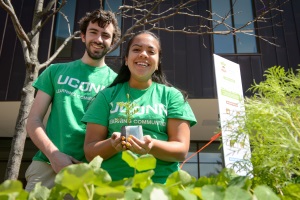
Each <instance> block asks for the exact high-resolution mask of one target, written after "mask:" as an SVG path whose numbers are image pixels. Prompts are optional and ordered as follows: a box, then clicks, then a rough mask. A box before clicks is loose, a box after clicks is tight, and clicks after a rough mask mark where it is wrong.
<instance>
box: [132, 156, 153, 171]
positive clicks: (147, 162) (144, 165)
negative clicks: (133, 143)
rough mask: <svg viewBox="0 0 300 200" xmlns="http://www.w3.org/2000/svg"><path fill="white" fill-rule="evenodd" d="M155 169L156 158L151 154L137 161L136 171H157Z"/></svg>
mask: <svg viewBox="0 0 300 200" xmlns="http://www.w3.org/2000/svg"><path fill="white" fill-rule="evenodd" d="M155 167H156V158H155V157H154V156H153V155H151V154H146V155H142V156H140V157H139V158H138V159H137V161H136V169H137V170H138V171H145V170H150V169H155Z"/></svg>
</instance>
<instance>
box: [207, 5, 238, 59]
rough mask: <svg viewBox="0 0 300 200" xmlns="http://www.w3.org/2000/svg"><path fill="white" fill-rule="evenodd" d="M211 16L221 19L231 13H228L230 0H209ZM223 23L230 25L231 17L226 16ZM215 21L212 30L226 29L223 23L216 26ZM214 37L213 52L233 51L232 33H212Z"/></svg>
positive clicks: (220, 30)
mask: <svg viewBox="0 0 300 200" xmlns="http://www.w3.org/2000/svg"><path fill="white" fill-rule="evenodd" d="M211 7H212V12H213V13H214V15H213V16H212V18H213V20H216V21H222V20H223V19H222V18H223V17H225V16H227V15H229V16H230V15H231V13H230V10H231V9H230V0H212V1H211ZM225 23H226V24H228V25H230V26H232V18H231V17H228V18H227V19H226V20H225ZM216 24H217V23H216V22H213V27H215V29H214V32H217V33H218V32H219V33H222V32H223V31H227V30H228V29H227V28H226V27H225V26H224V25H218V26H217V27H216ZM213 38H214V52H215V53H234V40H233V36H232V35H216V34H214V35H213Z"/></svg>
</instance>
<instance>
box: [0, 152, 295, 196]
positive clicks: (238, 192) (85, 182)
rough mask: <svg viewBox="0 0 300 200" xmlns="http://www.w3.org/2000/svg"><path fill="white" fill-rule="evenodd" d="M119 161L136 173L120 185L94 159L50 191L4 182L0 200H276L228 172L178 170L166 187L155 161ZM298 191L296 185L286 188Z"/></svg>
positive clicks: (127, 156) (62, 175) (129, 156)
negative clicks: (68, 197) (199, 174)
mask: <svg viewBox="0 0 300 200" xmlns="http://www.w3.org/2000/svg"><path fill="white" fill-rule="evenodd" d="M123 159H124V160H125V161H126V162H127V163H128V164H129V165H130V166H132V167H134V168H135V169H136V170H137V171H139V170H141V172H140V171H139V172H138V173H136V174H135V175H134V177H129V178H127V179H125V180H121V181H111V177H110V175H109V174H108V173H107V172H106V171H105V170H103V169H101V168H100V166H101V163H102V159H101V158H100V157H96V158H95V159H94V160H93V161H92V162H90V163H89V164H86V163H81V164H75V165H71V166H68V167H66V168H64V169H63V170H62V171H61V172H59V173H58V174H57V176H56V179H55V186H54V187H53V188H52V189H48V188H46V187H43V186H41V185H40V184H36V186H35V189H34V190H33V191H31V192H29V193H28V192H27V191H25V190H24V189H23V188H22V184H21V182H20V181H12V180H7V181H5V182H4V183H2V184H1V185H0V199H22V200H23V199H55V200H57V199H63V197H64V196H65V195H66V194H70V195H72V196H73V197H74V198H75V199H82V200H88V199H130V200H132V199H153V200H156V199H160V200H161V199H176V200H177V199H179V200H180V199H186V200H194V199H195V200H196V199H204V200H206V199H207V200H212V199H214V200H241V199H243V200H247V199H249V200H251V199H257V200H266V199H272V200H277V199H278V200H279V199H280V198H279V197H278V196H277V195H276V194H275V193H274V192H273V191H272V190H271V188H269V187H268V186H264V185H259V186H256V187H255V188H253V184H252V180H251V179H250V178H249V177H247V176H237V175H236V174H235V173H234V172H233V171H232V170H230V169H223V171H222V172H221V173H220V174H219V175H217V176H212V177H201V178H199V179H196V178H195V177H192V176H190V175H189V174H188V173H187V172H185V171H183V170H180V171H177V172H174V173H173V174H171V175H170V176H169V177H168V179H167V181H166V184H158V183H153V182H152V180H151V177H152V176H153V174H154V171H153V170H152V169H154V168H155V165H156V159H155V158H154V157H153V156H152V155H143V156H141V157H137V156H136V155H135V154H133V153H132V152H130V151H124V152H123ZM295 188H296V189H298V190H299V185H298V186H294V188H287V189H289V190H291V191H294V190H295Z"/></svg>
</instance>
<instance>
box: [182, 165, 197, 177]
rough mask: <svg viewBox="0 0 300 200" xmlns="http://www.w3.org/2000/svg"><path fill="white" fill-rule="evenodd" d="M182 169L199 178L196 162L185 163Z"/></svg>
mask: <svg viewBox="0 0 300 200" xmlns="http://www.w3.org/2000/svg"><path fill="white" fill-rule="evenodd" d="M182 170H184V171H186V172H188V173H189V174H190V175H191V176H194V177H196V178H197V179H198V178H199V173H198V163H185V164H184V165H183V167H182Z"/></svg>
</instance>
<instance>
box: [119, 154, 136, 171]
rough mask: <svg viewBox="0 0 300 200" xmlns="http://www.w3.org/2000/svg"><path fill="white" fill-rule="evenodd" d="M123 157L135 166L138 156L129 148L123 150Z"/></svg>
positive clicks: (130, 164) (131, 165)
mask: <svg viewBox="0 0 300 200" xmlns="http://www.w3.org/2000/svg"><path fill="white" fill-rule="evenodd" d="M122 159H123V160H124V161H125V162H127V164H128V165H129V166H130V167H133V168H135V165H136V160H137V159H138V157H137V156H136V155H135V154H134V153H132V152H131V151H129V150H127V151H123V152H122Z"/></svg>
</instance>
